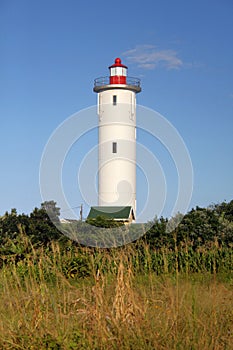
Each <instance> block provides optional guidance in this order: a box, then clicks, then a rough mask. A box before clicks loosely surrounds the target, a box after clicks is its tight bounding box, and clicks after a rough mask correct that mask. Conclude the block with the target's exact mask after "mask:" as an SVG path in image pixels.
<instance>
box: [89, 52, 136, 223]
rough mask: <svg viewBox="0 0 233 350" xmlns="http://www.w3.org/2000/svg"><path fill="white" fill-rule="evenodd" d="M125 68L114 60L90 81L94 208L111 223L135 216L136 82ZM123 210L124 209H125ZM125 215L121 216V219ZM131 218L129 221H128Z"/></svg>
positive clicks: (92, 210)
mask: <svg viewBox="0 0 233 350" xmlns="http://www.w3.org/2000/svg"><path fill="white" fill-rule="evenodd" d="M127 70H128V67H127V66H125V65H124V64H122V62H121V59H120V58H116V59H115V62H114V64H112V65H111V66H110V67H109V76H107V77H100V78H97V79H95V81H94V89H93V90H94V92H96V93H97V116H98V207H92V208H91V211H90V214H89V217H90V218H94V217H96V216H97V214H98V213H99V214H100V215H101V214H102V215H103V214H106V216H108V217H111V218H113V219H115V220H123V221H125V220H126V221H127V219H126V218H125V217H127V215H129V217H128V220H129V221H133V220H134V219H135V216H136V94H137V93H139V92H140V91H141V86H140V79H138V78H132V77H128V76H127ZM126 209H127V210H126ZM123 216H125V217H123ZM130 217H131V219H130Z"/></svg>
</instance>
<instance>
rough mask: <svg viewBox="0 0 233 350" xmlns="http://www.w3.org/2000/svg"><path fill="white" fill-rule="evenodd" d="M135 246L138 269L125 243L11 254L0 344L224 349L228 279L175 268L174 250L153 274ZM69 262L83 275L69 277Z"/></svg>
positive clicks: (229, 316)
mask: <svg viewBox="0 0 233 350" xmlns="http://www.w3.org/2000/svg"><path fill="white" fill-rule="evenodd" d="M143 249H144V250H145V251H144V256H145V258H144V260H143V261H144V263H143V264H144V265H145V264H146V268H145V266H144V268H143V269H142V268H140V264H141V263H142V262H141V261H139V260H137V258H138V254H139V253H138V250H136V249H135V248H134V247H132V246H128V247H125V248H122V249H115V250H112V251H93V250H91V249H88V248H86V249H85V248H83V250H82V254H83V256H82V257H81V258H80V250H79V249H77V251H74V252H69V251H68V252H67V253H66V254H64V253H62V252H61V251H60V248H59V245H58V244H55V243H54V244H52V246H51V249H50V251H49V253H48V252H45V251H44V249H43V248H40V249H39V250H32V251H31V253H30V255H28V256H27V257H26V258H24V260H21V261H18V262H16V261H14V259H12V261H11V262H8V263H7V264H6V265H5V266H3V267H2V269H1V270H0V314H1V317H0V349H6V350H9V349H23V350H25V349H35V350H39V349H64V350H66V349H67V350H68V349H69V350H71V349H81V350H82V349H83V350H84V349H92V350H93V349H96V350H97V349H109V350H110V349H134V350H137V349H138V350H139V349H140V350H142V349H184V350H187V349H193V350H194V349H196V350H200V349H201V350H207V349H214V350H218V349H219V350H220V349H221V350H222V349H229V350H231V349H232V348H233V334H232V331H233V291H232V287H233V285H232V279H231V278H229V276H228V279H227V280H224V279H223V278H222V277H221V276H220V277H221V278H220V277H219V276H218V274H217V273H216V271H214V272H213V273H212V274H210V273H196V274H195V273H192V274H189V273H187V271H184V273H180V270H179V269H178V252H177V255H176V258H177V259H176V260H175V270H174V271H175V273H174V274H171V273H169V269H168V266H167V265H166V264H165V265H164V269H165V272H164V273H162V274H160V275H157V274H156V273H155V272H154V270H153V266H152V261H153V256H152V254H154V253H152V252H150V251H149V249H148V247H147V246H146V245H145V246H144V247H143ZM162 254H163V255H164V259H165V261H168V260H169V254H168V252H166V251H165V250H164V251H163V253H162ZM85 257H86V260H85ZM75 258H76V259H77V260H74V259H75ZM69 259H71V260H72V261H76V262H78V263H79V264H81V265H82V264H83V266H85V264H86V263H87V261H88V264H89V265H88V273H86V274H83V275H82V274H81V275H82V276H83V277H82V278H81V277H77V278H76V277H75V274H74V271H77V268H78V267H77V266H78V263H77V266H76V265H75V268H76V270H75V269H74V267H73V265H72V266H71V270H70V271H69V273H66V271H67V270H66V266H67V265H69V264H68V262H69V261H70V260H69ZM138 259H139V258H138ZM64 265H65V266H64ZM64 271H65V272H64ZM80 271H82V270H81V267H80V268H79V270H78V272H79V273H80ZM79 276H80V275H79Z"/></svg>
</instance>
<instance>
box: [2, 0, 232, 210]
mask: <svg viewBox="0 0 233 350" xmlns="http://www.w3.org/2000/svg"><path fill="white" fill-rule="evenodd" d="M232 16H233V2H232V1H231V0H222V1H216V0H211V1H210V0H208V1H205V0H202V1H200V0H195V1H187V0H186V1H185V0H180V1H179V0H177V1H166V0H161V1H160V0H158V1H153V0H145V1H143V2H141V1H127V0H125V1H121V0H119V1H117V2H109V1H105V0H104V1H101V0H99V1H78V0H76V1H75V0H66V1H65V0H56V1H55V0H50V1H45V0H40V1H30V0H21V1H16V0H10V1H9V0H1V1H0V32H1V39H0V42H1V55H0V67H1V79H0V96H1V97H0V101H1V103H0V118H1V128H0V135H1V137H0V143H1V181H0V198H1V199H0V215H2V214H3V213H4V212H5V211H6V210H8V211H9V210H10V209H11V208H17V210H18V212H25V213H29V212H31V211H32V210H33V208H34V207H36V206H37V207H38V206H40V203H41V202H42V199H41V196H40V188H39V167H40V160H41V156H42V152H43V149H44V147H45V145H46V143H47V141H48V139H49V137H50V135H51V134H52V133H53V131H54V130H55V129H56V128H57V127H58V126H59V125H60V124H61V123H62V122H63V121H64V120H65V119H66V118H68V117H69V116H70V115H72V114H74V113H76V112H77V111H80V110H82V109H84V108H87V107H89V106H92V105H94V104H95V103H96V94H94V93H93V90H92V89H93V80H94V79H95V78H96V77H99V76H102V75H107V74H108V69H107V67H108V66H109V65H111V64H112V63H113V61H114V59H115V57H118V56H119V57H121V58H122V60H123V63H125V64H126V65H128V67H129V75H130V76H135V77H139V78H141V81H142V92H141V93H140V94H139V95H138V100H137V102H138V103H139V104H141V105H144V106H147V107H149V108H151V109H153V110H156V111H158V112H159V113H160V114H162V115H163V116H164V117H166V118H167V119H168V120H169V121H170V122H171V123H172V124H173V126H174V127H175V128H176V129H177V130H178V132H179V133H180V135H181V136H182V138H183V140H184V142H185V144H186V146H187V148H188V150H189V153H190V156H191V159H192V163H193V170H194V188H193V196H192V200H191V203H190V208H191V207H195V206H196V205H199V206H207V205H209V204H211V203H217V202H222V201H224V200H227V201H229V200H231V199H232V198H233V181H232V179H233V159H232V158H233V157H232V154H233V137H232V132H233V79H232V78H233V45H232V36H233V21H232ZM139 137H140V141H141V142H142V143H144V144H145V145H146V146H147V147H148V148H151V150H152V151H153V152H154V153H155V154H156V152H158V155H157V156H158V158H159V159H160V163H161V164H162V166H163V167H164V169H165V170H164V171H165V174H166V172H167V173H168V175H167V182H168V192H169V193H171V197H172V198H171V201H173V200H174V198H173V197H174V196H173V194H172V193H173V191H174V188H173V185H174V186H176V180H174V182H173V178H172V177H170V176H169V169H170V167H173V165H171V166H170V167H169V165H168V166H167V165H166V161H164V159H166V156H165V152H164V150H162V149H161V150H160V146H159V145H158V144H155V143H153V142H152V141H150V137H149V136H148V135H147V136H146V135H144V134H143V133H141V136H140V135H139ZM95 142H96V133H95V132H94V131H93V133H90V134H89V137H88V138H87V140H86V142H85V140H84V141H83V143H82V145H78V144H77V145H76V146H75V147H76V148H75V147H74V148H73V149H72V152H71V156H70V159H74V158H75V149H77V152H78V149H79V148H80V147H81V148H82V150H85V145H86V147H87V151H88V149H89V148H90V147H91V146H92V147H93V146H94V145H95ZM72 154H73V155H72ZM163 155H164V157H165V158H163ZM72 157H73V158H72ZM78 159H79V161H80V157H77V163H75V164H74V163H72V164H71V162H70V164H67V167H66V174H65V175H64V181H65V184H64V187H66V188H67V191H68V193H69V191H70V195H69V194H67V196H68V197H69V196H70V199H69V200H70V205H71V206H74V207H75V206H78V205H80V203H82V202H83V199H82V198H81V196H80V194H77V195H75V194H74V195H73V196H72V194H71V193H74V191H73V188H74V187H75V186H76V182H75V181H76V173H77V167H78ZM138 179H139V180H140V179H141V181H142V182H143V181H144V180H143V179H142V178H141V176H140V174H139V177H138ZM71 183H72V184H71ZM139 187H140V184H139ZM138 196H139V199H140V198H143V193H140V190H139V194H138ZM155 201H156V199H155ZM58 204H59V203H58ZM84 204H85V203H84ZM94 204H96V203H94ZM169 205H170V204H169V203H168V204H167V206H168V207H169ZM63 209H64V208H63ZM85 210H88V208H87V206H86V209H85ZM167 213H168V212H166V211H165V212H164V213H163V214H164V215H166V214H167ZM168 215H169V213H168ZM63 216H66V215H63Z"/></svg>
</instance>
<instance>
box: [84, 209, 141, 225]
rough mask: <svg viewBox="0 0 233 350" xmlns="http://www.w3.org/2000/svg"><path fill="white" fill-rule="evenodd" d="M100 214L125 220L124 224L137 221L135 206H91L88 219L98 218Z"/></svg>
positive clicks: (117, 219) (121, 220)
mask: <svg viewBox="0 0 233 350" xmlns="http://www.w3.org/2000/svg"><path fill="white" fill-rule="evenodd" d="M98 216H103V217H105V218H107V219H113V220H115V221H120V222H123V223H124V224H128V223H131V222H133V221H135V216H134V212H133V208H132V207H130V206H127V207H123V206H115V207H107V206H99V207H91V210H90V212H89V215H88V217H87V220H88V219H96V218H97V217H98Z"/></svg>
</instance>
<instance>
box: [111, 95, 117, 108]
mask: <svg viewBox="0 0 233 350" xmlns="http://www.w3.org/2000/svg"><path fill="white" fill-rule="evenodd" d="M112 104H113V106H116V104H117V96H116V95H113V96H112Z"/></svg>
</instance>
